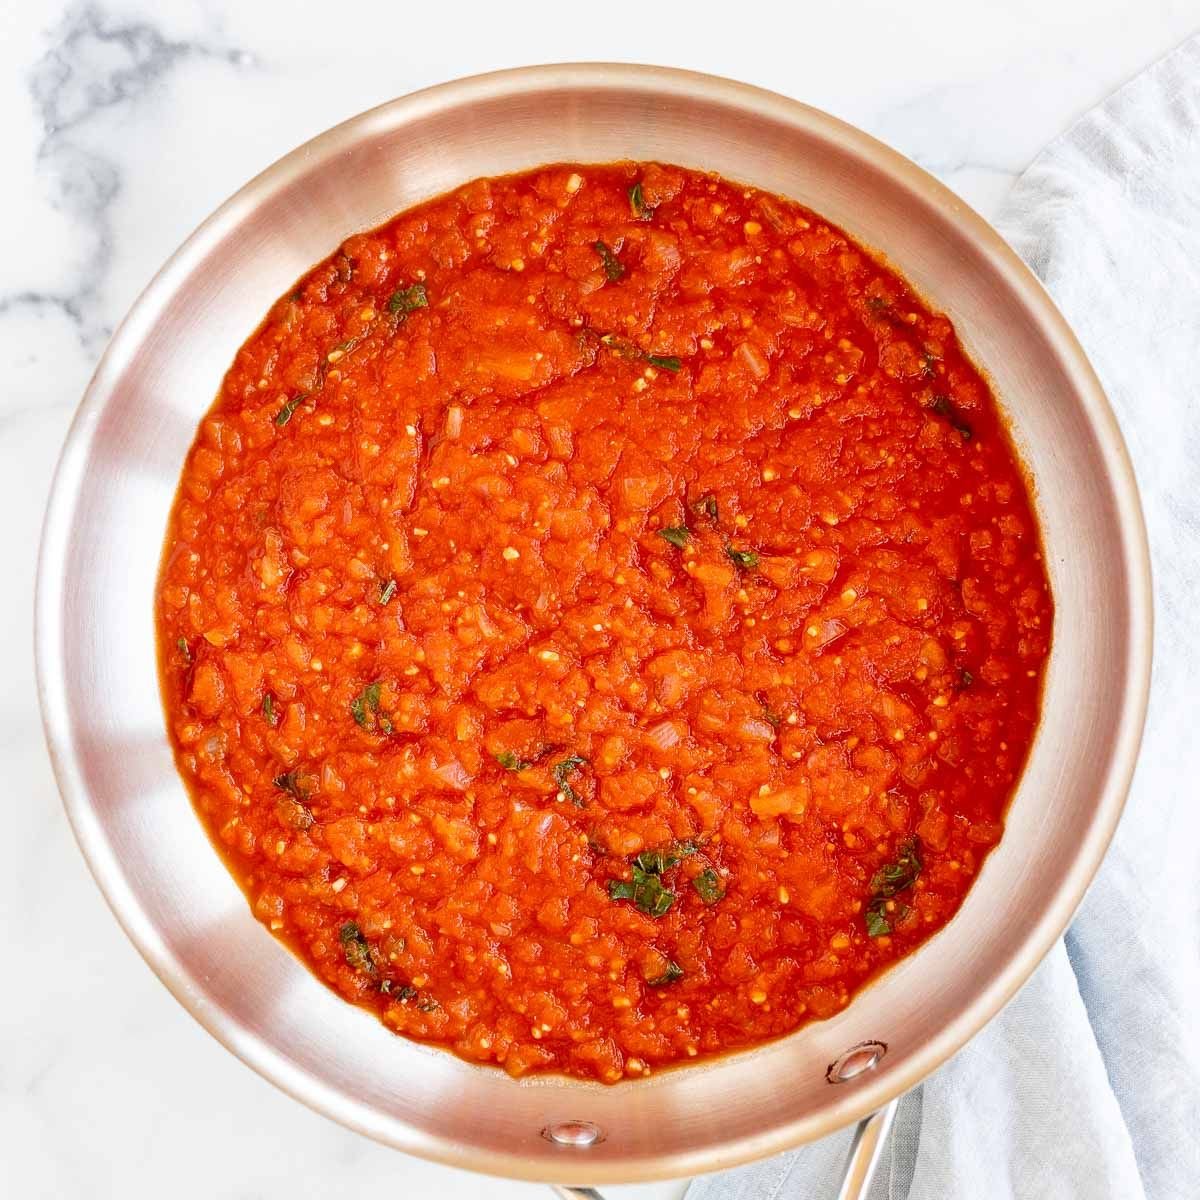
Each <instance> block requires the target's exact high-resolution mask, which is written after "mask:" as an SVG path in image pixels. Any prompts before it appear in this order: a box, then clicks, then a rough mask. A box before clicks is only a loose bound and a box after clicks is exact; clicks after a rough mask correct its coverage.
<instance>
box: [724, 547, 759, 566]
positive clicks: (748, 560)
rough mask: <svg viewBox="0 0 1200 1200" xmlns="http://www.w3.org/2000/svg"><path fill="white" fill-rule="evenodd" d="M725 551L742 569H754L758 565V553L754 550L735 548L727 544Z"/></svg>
mask: <svg viewBox="0 0 1200 1200" xmlns="http://www.w3.org/2000/svg"><path fill="white" fill-rule="evenodd" d="M725 553H726V554H727V555H728V556H729V558H731V559H732V560H733V563H734V565H735V566H736V567H738V568H739V569H740V570H742V571H753V570H754V568H755V567H757V566H758V555H757V554H756V553H755V552H754V551H753V550H735V549H734V548H733V547H732V546H726V547H725Z"/></svg>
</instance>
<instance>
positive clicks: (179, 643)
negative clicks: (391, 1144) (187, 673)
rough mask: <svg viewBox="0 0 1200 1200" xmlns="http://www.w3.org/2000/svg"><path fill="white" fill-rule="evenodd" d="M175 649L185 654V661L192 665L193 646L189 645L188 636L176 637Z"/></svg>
mask: <svg viewBox="0 0 1200 1200" xmlns="http://www.w3.org/2000/svg"><path fill="white" fill-rule="evenodd" d="M175 649H176V650H178V651H179V653H180V654H182V655H183V661H184V662H185V663H187V665H188V666H189V667H190V666H191V665H192V648H191V646H189V645H188V643H187V638H185V637H181V638H176V640H175Z"/></svg>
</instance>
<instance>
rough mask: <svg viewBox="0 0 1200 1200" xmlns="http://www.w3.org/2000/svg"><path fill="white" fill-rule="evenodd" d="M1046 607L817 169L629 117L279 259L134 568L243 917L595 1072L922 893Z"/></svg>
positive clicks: (938, 352)
mask: <svg viewBox="0 0 1200 1200" xmlns="http://www.w3.org/2000/svg"><path fill="white" fill-rule="evenodd" d="M1052 612H1053V606H1052V601H1051V596H1050V591H1049V587H1048V582H1047V577H1046V572H1045V566H1044V562H1043V559H1042V554H1041V547H1040V541H1039V533H1038V528H1037V524H1036V522H1035V519H1034V515H1033V512H1032V510H1031V504H1030V497H1029V491H1028V488H1027V486H1026V483H1025V479H1024V477H1023V475H1022V471H1021V467H1020V464H1019V463H1018V461H1017V458H1016V456H1015V454H1014V451H1013V447H1012V445H1011V444H1010V442H1009V439H1008V437H1007V436H1006V432H1005V429H1004V426H1003V424H1002V422H1001V420H1000V417H999V415H998V412H997V409H996V406H995V403H994V401H993V399H992V397H991V395H990V393H989V389H988V387H987V384H986V383H985V382H984V380H983V379H982V378H981V376H980V374H979V372H978V371H977V370H976V369H975V368H974V367H973V366H972V365H971V363H970V362H969V361H968V360H967V358H966V357H965V356H964V353H963V351H962V349H961V348H960V346H959V344H958V342H957V340H956V338H955V334H954V330H953V329H952V327H951V325H950V322H949V321H948V320H947V319H946V318H945V317H944V316H941V315H939V314H937V313H936V312H932V311H930V310H929V309H928V307H927V306H925V305H924V304H923V303H922V302H921V301H920V299H919V298H918V297H916V296H915V295H914V294H913V293H912V291H910V290H909V289H908V288H907V287H906V285H905V284H904V282H903V281H902V280H901V279H900V278H898V277H897V275H896V274H895V273H894V272H893V271H891V270H890V269H889V268H887V267H886V266H885V265H883V264H882V263H881V262H880V261H879V260H878V259H877V258H875V257H873V256H872V255H871V254H869V253H868V252H866V251H865V250H864V249H863V248H862V247H860V246H858V245H857V244H855V243H854V242H853V241H852V240H851V239H850V238H849V237H847V235H846V234H844V233H843V232H841V231H840V230H839V229H837V228H835V227H833V226H831V225H830V224H829V223H828V222H825V221H823V220H821V218H820V217H819V216H817V215H815V214H814V213H812V212H811V211H808V210H806V209H804V208H802V207H800V206H799V205H797V204H794V203H791V202H789V201H786V200H783V199H780V198H779V197H777V196H773V195H769V194H766V193H764V192H761V191H757V190H755V189H752V188H743V187H741V186H738V185H735V184H732V183H729V182H727V181H724V180H722V179H719V178H716V177H714V176H711V175H705V174H701V173H697V172H693V171H688V170H683V169H680V168H677V167H672V166H664V165H659V164H632V163H626V164H614V165H610V166H604V167H594V166H586V167H585V166H572V165H561V166H554V167H547V168H543V169H540V170H536V171H532V172H529V173H527V174H523V175H517V176H512V177H508V178H502V179H484V180H478V181H476V182H473V183H470V184H467V185H466V186H464V187H462V188H460V189H458V190H457V191H455V192H453V193H451V194H449V195H446V196H443V197H441V198H438V199H436V200H433V201H430V202H429V203H427V204H424V205H422V206H420V207H418V208H415V209H413V210H411V211H408V212H405V213H403V214H401V215H400V216H398V217H396V218H395V219H394V220H392V221H390V222H389V223H388V224H386V225H384V226H382V227H381V228H379V229H376V230H373V231H371V232H369V233H364V234H361V235H356V236H354V237H351V238H349V239H348V240H347V241H346V242H345V243H344V244H343V245H342V246H341V248H340V249H339V250H338V251H337V253H336V254H334V255H333V256H332V257H331V258H329V259H328V260H327V261H325V262H323V263H321V264H320V265H319V266H317V267H315V268H314V269H313V270H312V271H310V272H309V273H308V274H307V275H306V276H305V277H304V278H303V279H302V280H301V282H300V283H299V285H298V286H297V287H296V288H295V289H294V291H292V292H291V293H290V294H289V295H287V296H286V297H284V298H283V299H281V300H280V301H278V302H277V303H276V304H275V306H274V307H273V308H272V310H271V311H270V313H269V315H268V316H267V318H266V320H265V322H264V323H263V325H262V326H261V327H260V328H259V329H258V331H257V332H255V333H254V334H253V335H252V336H251V337H250V339H249V340H248V341H247V342H246V343H245V345H244V346H243V347H242V348H241V350H240V351H239V352H238V355H237V358H236V360H235V361H234V363H233V365H232V367H231V368H230V370H229V372H228V374H227V376H226V377H225V380H224V382H223V384H222V386H221V390H220V393H219V395H218V397H217V400H216V402H215V403H214V405H213V407H212V409H211V411H210V412H209V413H208V415H207V416H206V417H205V418H204V420H203V422H202V423H201V425H200V428H199V431H198V433H197V437H196V440H195V443H194V445H193V447H192V449H191V451H190V453H189V455H188V458H187V462H186V466H185V468H184V471H183V475H182V479H181V482H180V488H179V494H178V498H177V501H176V504H175V508H174V510H173V512H172V515H171V519H170V526H169V530H168V534H167V541H166V548H165V553H164V559H163V566H162V572H161V578H160V582H159V588H158V593H157V610H156V613H157V622H158V635H159V644H160V661H161V666H162V679H163V691H164V697H165V705H166V712H167V721H168V727H169V731H170V735H171V737H172V739H173V743H174V746H175V752H176V756H177V761H178V764H179V768H180V771H181V773H182V775H183V777H184V779H185V780H186V782H187V784H188V786H189V788H190V790H191V793H192V796H193V798H194V802H195V805H196V808H197V811H198V813H199V815H200V817H201V819H202V820H203V821H204V823H205V825H206V826H207V828H208V829H209V830H210V832H211V835H212V837H213V839H214V841H215V842H216V844H217V845H218V846H219V848H220V849H221V851H222V853H223V854H224V856H225V858H226V861H227V863H228V865H229V869H230V870H231V871H232V872H233V874H234V875H235V876H236V878H237V880H238V882H239V883H240V885H241V886H242V887H243V888H244V890H245V892H246V894H247V896H248V897H249V900H250V902H251V904H252V906H253V910H254V913H255V915H256V916H257V917H258V919H259V920H260V921H262V922H263V923H264V924H265V925H266V926H267V927H268V928H269V929H270V930H271V931H272V932H273V933H274V934H275V935H276V936H278V937H280V938H282V939H285V940H286V941H287V943H288V944H289V945H290V946H291V947H292V948H293V949H294V950H295V952H296V953H297V954H299V955H300V956H301V957H302V958H303V960H304V961H305V962H306V963H307V964H308V965H309V966H310V967H311V968H312V970H313V971H314V972H315V973H316V974H317V975H318V976H319V977H320V978H321V979H323V980H324V981H325V982H326V983H327V984H328V985H329V986H330V987H332V988H334V989H336V990H337V991H338V992H339V993H341V995H343V996H344V997H346V998H347V999H349V1000H351V1001H354V1002H355V1003H357V1004H360V1005H363V1006H366V1007H368V1008H370V1009H373V1010H374V1011H375V1012H377V1013H378V1014H379V1016H380V1017H381V1018H382V1020H383V1021H384V1022H385V1023H386V1024H387V1025H388V1026H389V1027H390V1028H392V1029H393V1030H395V1031H396V1032H398V1033H400V1034H403V1035H405V1036H407V1037H410V1038H415V1039H419V1040H422V1041H425V1042H431V1043H436V1044H439V1045H442V1046H445V1047H447V1048H448V1049H451V1050H453V1051H454V1052H455V1053H457V1054H459V1055H461V1056H463V1057H464V1058H467V1059H470V1060H473V1061H477V1062H481V1063H494V1064H499V1065H501V1066H503V1067H504V1068H505V1069H506V1070H507V1071H509V1072H510V1073H512V1074H513V1075H523V1074H526V1073H530V1072H545V1071H554V1072H563V1073H567V1074H571V1075H575V1076H580V1077H584V1078H590V1079H600V1080H604V1081H609V1082H612V1081H616V1080H618V1079H622V1078H627V1077H634V1076H643V1075H646V1074H648V1073H649V1072H651V1071H652V1070H654V1069H656V1068H659V1067H662V1066H666V1065H668V1064H672V1063H677V1062H686V1061H689V1060H690V1059H693V1058H698V1057H703V1056H708V1055H713V1054H716V1053H718V1052H721V1051H728V1050H731V1049H734V1048H737V1047H744V1046H748V1045H752V1044H754V1043H757V1042H760V1041H762V1040H764V1039H767V1038H772V1037H776V1036H778V1035H781V1034H785V1033H787V1032H789V1031H791V1030H794V1029H796V1028H797V1027H799V1026H801V1025H803V1024H804V1023H806V1022H808V1021H811V1020H815V1019H820V1018H824V1017H829V1016H831V1015H832V1014H835V1013H837V1012H838V1011H840V1010H841V1009H842V1008H843V1007H844V1006H845V1005H846V1004H847V1003H849V1002H850V1000H851V998H852V997H853V995H854V994H855V992H856V991H857V990H858V989H859V988H860V987H861V986H862V985H863V984H864V983H865V982H866V981H868V980H869V979H870V978H871V977H872V976H873V975H875V974H877V973H878V972H879V971H880V970H881V969H882V968H884V967H886V966H887V965H888V964H890V963H892V962H895V961H896V960H897V959H899V958H901V957H903V956H904V955H906V954H908V953H909V952H910V951H912V950H913V949H914V948H915V947H916V946H918V945H919V944H920V943H921V942H923V941H924V940H925V939H926V938H928V937H929V936H930V935H931V934H933V933H934V932H936V931H937V930H938V929H939V928H940V927H941V926H942V925H944V924H945V922H946V921H947V920H949V919H950V917H951V916H952V915H953V914H954V912H955V910H956V909H957V908H958V906H959V904H960V902H961V901H962V899H963V896H964V894H965V892H966V891H967V889H968V888H969V887H970V885H971V882H972V880H973V879H974V878H975V876H976V874H977V873H978V871H979V868H980V865H981V863H982V861H983V859H984V858H985V856H986V855H987V853H988V851H989V850H990V849H991V847H993V846H994V845H995V844H996V842H997V840H998V839H999V838H1000V836H1001V833H1002V829H1003V820H1004V813H1005V807H1006V804H1007V802H1008V800H1009V798H1010V796H1011V794H1012V792H1013V789H1014V787H1015V785H1016V782H1017V779H1018V777H1019V775H1020V772H1021V770H1022V766H1023V764H1024V761H1025V758H1026V755H1027V752H1028V749H1029V745H1030V741H1031V739H1032V736H1033V733H1034V729H1035V726H1036V723H1037V719H1038V712H1039V702H1040V687H1041V680H1042V674H1043V668H1044V665H1045V661H1046V657H1047V654H1048V650H1049V644H1050V636H1051V626H1052Z"/></svg>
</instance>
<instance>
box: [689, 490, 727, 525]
mask: <svg viewBox="0 0 1200 1200" xmlns="http://www.w3.org/2000/svg"><path fill="white" fill-rule="evenodd" d="M692 512H694V513H703V514H704V516H706V517H707V518H708V519H709V520H710V521H719V520H720V519H721V515H720V510H719V509H718V508H717V498H716V496H714V495H713V494H712V493H711V492H710V493H709V494H708V495H707V496H701V497H700V499H699V500H697V501H696V503H695V504H693V505H692Z"/></svg>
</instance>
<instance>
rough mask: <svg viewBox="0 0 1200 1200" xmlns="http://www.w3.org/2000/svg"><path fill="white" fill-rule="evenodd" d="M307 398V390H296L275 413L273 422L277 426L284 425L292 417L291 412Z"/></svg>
mask: <svg viewBox="0 0 1200 1200" xmlns="http://www.w3.org/2000/svg"><path fill="white" fill-rule="evenodd" d="M307 399H308V393H307V392H298V393H297V394H296V395H295V396H293V397H292V398H291V399H290V400H288V401H287V403H285V404H284V406H283V407H282V408H281V409H280V410H279V411H278V412H277V413H276V414H275V424H276V425H279V426H284V425H286V424H287V423H288V422H289V421H290V420H291V419H292V413H294V412H295V411H296V409H298V408H299V407H300V405H301V404H303V403H304V401H305V400H307Z"/></svg>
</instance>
